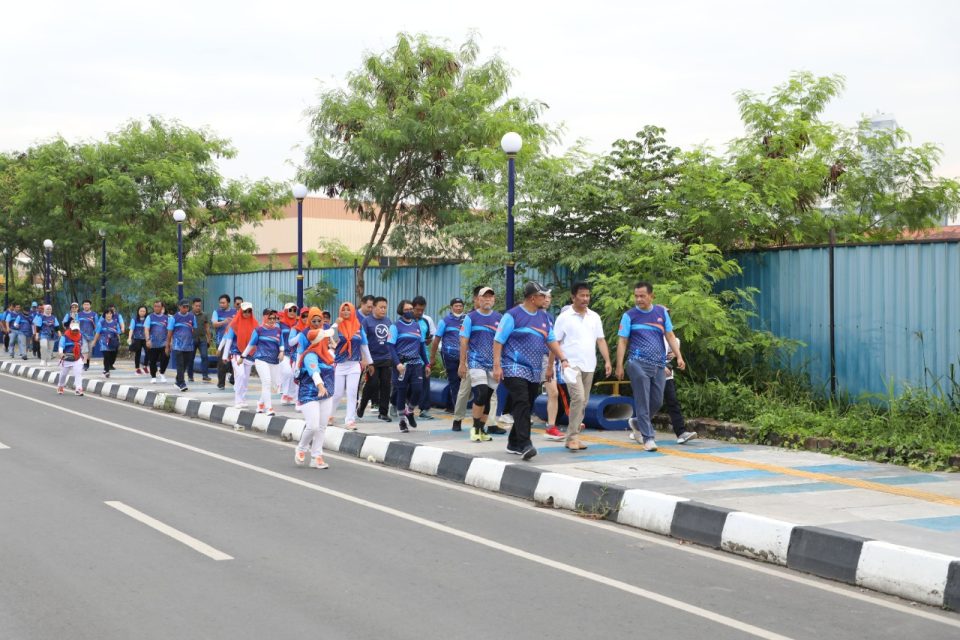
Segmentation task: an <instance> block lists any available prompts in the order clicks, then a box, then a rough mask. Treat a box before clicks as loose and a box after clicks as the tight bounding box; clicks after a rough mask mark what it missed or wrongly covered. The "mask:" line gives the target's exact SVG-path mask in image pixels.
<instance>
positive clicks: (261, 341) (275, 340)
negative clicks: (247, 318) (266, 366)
mask: <svg viewBox="0 0 960 640" xmlns="http://www.w3.org/2000/svg"><path fill="white" fill-rule="evenodd" d="M282 333H283V332H282V330H281V329H280V327H279V326H276V327H273V328H272V329H268V328H267V327H264V326H259V327H257V328H256V329H254V330H253V334H252V335H251V336H250V342H249V343H248V344H247V346H248V347H249V346H256V347H257V348H256V349H255V350H254V351H253V358H254V360H263V361H264V362H267V363H270V364H279V363H280V336H281V335H282Z"/></svg>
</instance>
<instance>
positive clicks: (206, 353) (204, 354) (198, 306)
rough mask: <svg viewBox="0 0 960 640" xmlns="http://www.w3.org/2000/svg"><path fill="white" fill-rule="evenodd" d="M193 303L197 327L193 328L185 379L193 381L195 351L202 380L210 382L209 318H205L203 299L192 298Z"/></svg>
mask: <svg viewBox="0 0 960 640" xmlns="http://www.w3.org/2000/svg"><path fill="white" fill-rule="evenodd" d="M191 303H192V305H193V315H194V316H196V319H197V327H196V329H194V330H193V351H192V352H191V354H190V358H188V359H187V379H188V380H189V381H190V382H193V361H194V359H195V358H194V356H195V355H196V354H197V352H200V376H201V377H202V379H203V381H204V382H210V373H209V368H208V367H207V359H208V358H209V357H210V320H209V319H207V313H206V312H205V311H204V310H203V300H201V299H200V298H194V299H193V300H192V301H191Z"/></svg>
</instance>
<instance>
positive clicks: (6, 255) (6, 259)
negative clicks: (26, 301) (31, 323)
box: [3, 247, 10, 311]
mask: <svg viewBox="0 0 960 640" xmlns="http://www.w3.org/2000/svg"><path fill="white" fill-rule="evenodd" d="M9 308H10V252H9V250H8V249H7V248H6V247H4V249H3V310H4V311H6V310H7V309H9Z"/></svg>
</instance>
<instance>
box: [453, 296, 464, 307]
mask: <svg viewBox="0 0 960 640" xmlns="http://www.w3.org/2000/svg"><path fill="white" fill-rule="evenodd" d="M457 303H459V304H464V302H463V298H453V299H452V300H450V306H451V307H452V306H453V305H455V304H457Z"/></svg>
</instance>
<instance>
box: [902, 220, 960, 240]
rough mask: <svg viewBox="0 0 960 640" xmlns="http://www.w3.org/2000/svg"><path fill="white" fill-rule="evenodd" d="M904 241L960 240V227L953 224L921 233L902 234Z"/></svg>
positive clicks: (908, 232)
mask: <svg viewBox="0 0 960 640" xmlns="http://www.w3.org/2000/svg"><path fill="white" fill-rule="evenodd" d="M900 237H901V238H902V239H904V240H960V225H957V224H952V225H947V226H944V227H934V228H932V229H923V230H921V231H904V232H903V233H902V234H900Z"/></svg>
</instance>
